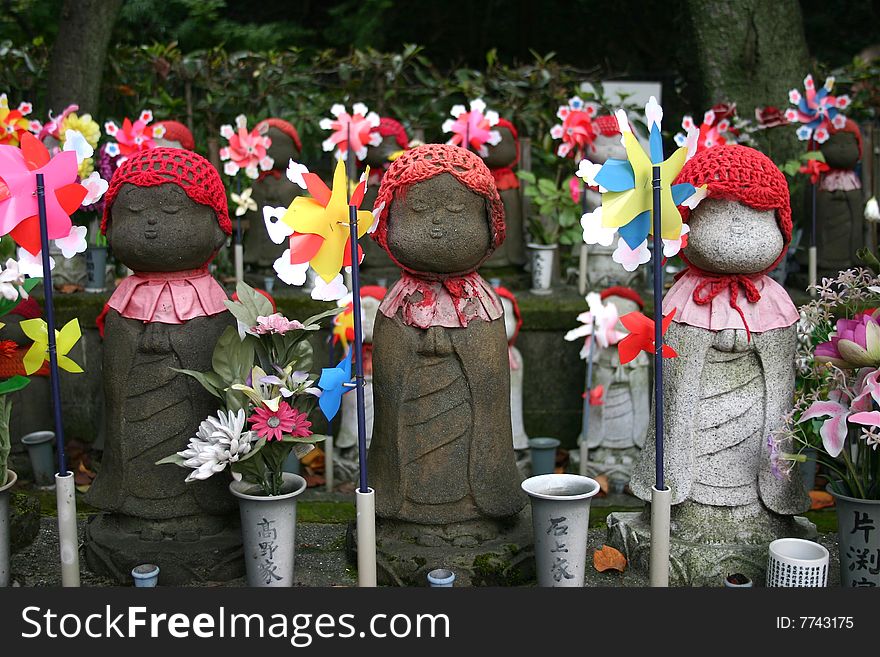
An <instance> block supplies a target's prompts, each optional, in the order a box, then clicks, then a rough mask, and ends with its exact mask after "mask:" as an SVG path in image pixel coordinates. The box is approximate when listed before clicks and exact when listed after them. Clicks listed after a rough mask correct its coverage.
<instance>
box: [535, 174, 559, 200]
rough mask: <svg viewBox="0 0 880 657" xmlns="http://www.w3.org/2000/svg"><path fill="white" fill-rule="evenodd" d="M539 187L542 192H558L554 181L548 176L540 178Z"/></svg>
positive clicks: (549, 193)
mask: <svg viewBox="0 0 880 657" xmlns="http://www.w3.org/2000/svg"><path fill="white" fill-rule="evenodd" d="M538 189H539V190H540V191H541V193H542V194H546V195H548V196H549V195H551V194H554V193H555V192H556V185H554V184H553V181H552V180H550V179H548V178H541V179H540V180H538Z"/></svg>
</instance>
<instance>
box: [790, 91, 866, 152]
mask: <svg viewBox="0 0 880 657" xmlns="http://www.w3.org/2000/svg"><path fill="white" fill-rule="evenodd" d="M833 88H834V78H833V77H829V78H826V79H825V84H824V85H823V86H822V88H821V89H819V90H818V91H816V84H815V83H814V82H813V76H812V75H808V76H807V77H805V78H804V93H803V94H801V92H800V91H798V90H797V89H792V90H791V91H789V92H788V100H789V102H790V103H791V104H792V105H794V106H795V107H790V108H788V109H787V110H786V111H785V118H786V119H787V120H788V121H789V122H790V123H800V124H801V126H800V127H799V128H798V129H797V136H798V139H800V140H801V141H808V140H812V141H815V142H816V143H818V144H822V143H824V142H826V141H827V140H828V137H830V136H831V131H830V129H831V128H832V127H834V128H837V129H840V128H843V127H844V126H845V125H846V117H845V116H844V115H843V114H842V113H841V110H845V109H846V108H847V107H849V105H850V99H849V96H832V95H831V90H832V89H833Z"/></svg>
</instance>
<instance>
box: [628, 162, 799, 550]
mask: <svg viewBox="0 0 880 657" xmlns="http://www.w3.org/2000/svg"><path fill="white" fill-rule="evenodd" d="M676 183H691V184H693V185H694V186H697V187H699V186H702V185H708V197H707V198H706V199H705V200H704V201H703V202H702V203H701V204H700V205H699V206H697V208H696V209H694V210H693V211H689V208H687V207H682V208H680V209H681V210H682V214H683V217H684V219H685V220H686V221H687V223H688V225H689V226H690V240H689V242H688V245H687V248H686V249H685V250H684V251H683V252H682V258H683V260H684V261H685V263H686V264H687V266H688V268H687V269H686V270H685V271H684V273H683V275H682V276H681V277H679V279H678V280H677V281H676V282H675V284H674V285H673V286H672V288H671V289H670V290H669V292H668V293H667V294H666V296H665V298H664V300H663V312H664V315H669V314H670V313H673V310H674V311H675V312H674V317H673V318H672V323H671V325H670V326H669V329H668V332H667V333H666V344H668V345H669V346H670V347H671V348H672V349H673V350H675V351H676V352H677V353H679V354H685V355H686V357H679V358H675V359H672V360H669V361H667V363H666V364H665V368H664V369H665V371H664V396H665V397H664V417H665V422H666V425H665V426H666V431H665V446H666V451H665V455H666V456H665V465H666V468H665V473H666V482H667V485H668V486H669V487H670V488H671V489H672V503H673V505H675V506H674V507H673V527H674V528H675V529H674V530H673V540H675V539H682V540H686V541H689V540H690V541H699V542H705V543H746V544H751V543H762V542H768V541H770V540H773V539H775V538H778V537H780V536H791V535H795V534H796V533H797V531H798V530H797V528H796V527H795V523H793V522H792V518H791V516H792V515H794V514H797V513H800V512H802V511H805V510H806V509H808V508H809V506H810V502H809V498H808V497H807V495H806V492H805V491H804V490H803V485H802V483H801V479H800V477H793V478H791V479H788V480H784V479H779V478H777V477H775V476H774V474H773V471H772V463H771V458H770V453H769V446H768V444H767V440H766V438H767V436H768V435H769V433H770V432H771V431H772V430H773V429H774V428H775V427H776V426H777V425H778V424H780V423H781V422H782V418H783V416H784V415H785V413H786V412H787V411H788V410H789V409H790V408H791V405H792V398H793V390H794V378H795V372H794V351H795V344H796V339H797V337H796V323H797V321H798V318H799V315H798V312H797V309H796V308H795V307H794V304H792V302H791V299H790V298H789V296H788V293H787V292H786V291H785V290H784V289H783V288H782V287H781V286H780V285H779V284H777V283H776V282H775V281H773V280H772V279H770V278H769V277H768V276H767V273H768V272H769V271H771V270H772V269H773V268H774V267H776V265H777V264H778V263H779V261H780V260H781V259H782V258H783V257H784V255H785V251H786V248H787V246H788V243H789V242H790V240H791V232H792V224H791V207H790V202H789V192H788V186H787V184H786V181H785V178H784V176H783V174H782V173H781V172H780V171H779V169H778V168H777V167H776V165H774V164H773V162H772V161H770V159H769V158H767V157H766V156H765V155H763V154H761V153H759V152H758V151H756V150H754V149H751V148H748V147H744V146H717V147H713V148H709V149H706V150H703V151H701V152H698V153H697V154H696V155H695V156H694V157H693V158H692V159H690V160H689V161H688V162H687V163H686V164H685V165H684V167H683V168H682V170H681V173H680V174H679V176H678V178H677V179H676ZM652 424H653V420H652ZM652 431H653V429H652ZM654 474H655V466H654V445H653V443H652V442H650V441H649V442H648V443H646V445H645V449H644V450H643V451H642V453H641V455H640V458H639V460H638V462H637V464H636V468H635V471H634V474H633V478H632V481H631V484H630V486H631V488H632V491H633V493H634V494H635V495H636V496H638V497H639V498H641V499H643V500H650V499H651V486H652V485H653V484H654Z"/></svg>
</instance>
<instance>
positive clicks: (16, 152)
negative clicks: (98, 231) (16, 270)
mask: <svg viewBox="0 0 880 657" xmlns="http://www.w3.org/2000/svg"><path fill="white" fill-rule="evenodd" d="M78 168H79V167H78V164H77V156H76V153H75V152H73V151H63V152H61V153H59V154H58V155H57V156H55V157H54V158H50V156H49V151H48V150H47V149H46V147H45V146H44V145H43V144H42V143H40V141H39V140H38V139H37V138H36V137H34V136H33V135H32V134H30V133H24V134H23V135H22V143H21V148H20V149H19V148H16V147H15V146H0V235H7V234H8V235H9V236H10V237H12V239H13V240H14V241H15V242H16V244H18V245H19V246H21V247H23V248H24V249H25V250H26V251H28V252H29V253H31V254H33V255H37V254H38V253H40V220H39V216H38V215H39V210H38V199H37V194H36V191H37V175H39V174H41V175H42V176H43V184H44V186H45V190H46V224H47V228H48V238H49V239H51V240H55V239H62V238H65V237H68V235H70V231H71V226H72V224H71V221H70V215H71V214H72V213H73V212H75V211H76V209H77V208H79V206H80V205H81V204H82V202H83V200H84V199H85V198H86V195H87V194H88V190H87V189H86V188H85V187H83V186H82V185H81V184H80V183H79V182H78V181H79V174H78Z"/></svg>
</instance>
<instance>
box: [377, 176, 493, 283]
mask: <svg viewBox="0 0 880 657" xmlns="http://www.w3.org/2000/svg"><path fill="white" fill-rule="evenodd" d="M491 240H492V237H491V233H490V229H489V220H488V217H487V209H486V200H485V199H484V198H483V197H482V196H480V195H479V194H475V193H474V192H472V191H471V190H469V189H468V188H467V187H465V186H464V185H462V184H461V183H460V182H458V181H457V180H456V179H455V178H454V177H453V176H452V175H450V174H448V173H442V174H440V175H439V176H435V177H434V178H431V179H429V180H425V181H423V182H419V183H416V184H415V185H412V186H410V187H409V189H407V190H406V193H405V194H404V195H403V197H401V196H400V195H398V196H396V197H395V198H394V200H393V201H392V203H391V208H390V210H389V213H388V249H389V250H390V251H391V253H392V254H393V255H394V257H395V258H397V260H398V261H400V262H401V263H403V264H404V265H405V266H406V267H408V268H410V269H412V270H413V271H417V272H431V273H437V274H453V273H459V272H467V271H471V270H472V269H474V267H476V266H477V265H478V264H479V263H480V261H481V260H483V258H484V257H485V256H486V254H487V253H488V252H489V247H490V244H491Z"/></svg>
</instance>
